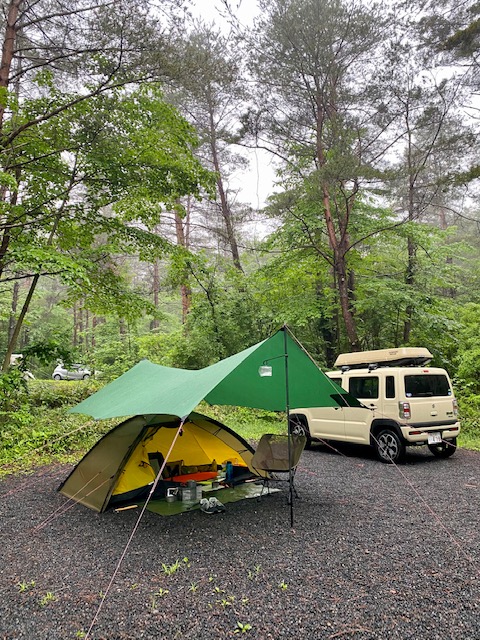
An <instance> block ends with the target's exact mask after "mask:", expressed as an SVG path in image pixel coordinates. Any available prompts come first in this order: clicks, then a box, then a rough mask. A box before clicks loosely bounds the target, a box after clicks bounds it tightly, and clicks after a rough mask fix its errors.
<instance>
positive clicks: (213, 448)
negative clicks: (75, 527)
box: [59, 412, 258, 512]
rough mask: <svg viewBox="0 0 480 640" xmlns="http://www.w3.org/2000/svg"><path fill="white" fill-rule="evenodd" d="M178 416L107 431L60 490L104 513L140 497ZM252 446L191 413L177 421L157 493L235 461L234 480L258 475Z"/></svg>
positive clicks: (151, 417)
mask: <svg viewBox="0 0 480 640" xmlns="http://www.w3.org/2000/svg"><path fill="white" fill-rule="evenodd" d="M179 425H180V419H179V418H178V417H176V416H172V415H164V414H163V415H147V416H135V417H133V418H129V419H128V420H125V421H124V422H122V423H121V424H119V425H117V426H116V427H114V428H113V429H111V430H110V431H109V432H108V433H107V434H106V435H105V436H103V438H101V439H100V440H99V441H98V442H97V443H96V444H95V445H94V446H93V447H92V449H90V451H89V452H88V453H87V454H86V455H85V456H84V458H83V459H82V460H81V461H80V462H79V463H78V464H77V466H76V467H75V468H74V469H73V471H72V472H71V473H70V475H69V476H68V477H67V479H66V480H65V481H64V482H63V483H62V485H61V486H60V487H59V491H60V492H61V493H63V494H64V495H66V496H68V497H69V498H72V499H74V500H75V501H76V502H79V503H80V504H83V505H85V506H86V507H89V508H91V509H93V510H95V511H99V512H103V511H106V510H107V509H109V508H111V507H114V506H117V507H118V506H121V505H127V504H132V503H133V502H137V501H141V500H143V499H145V498H146V497H147V495H148V493H149V491H150V488H151V486H152V483H153V482H154V481H155V478H156V475H157V472H158V465H159V461H165V460H166V458H167V454H168V452H169V450H170V446H171V444H172V441H173V439H174V436H175V433H176V431H177V429H178V427H179ZM253 453H254V450H253V448H252V447H251V446H250V445H249V444H248V442H246V440H244V439H243V438H242V437H241V436H239V435H238V434H236V433H235V432H234V431H232V430H231V429H229V428H228V427H227V426H225V425H223V424H221V423H220V422H218V421H217V420H214V419H213V418H209V417H207V416H204V415H201V414H199V413H194V412H193V413H191V414H190V415H189V417H188V420H186V421H185V422H184V423H183V425H182V436H181V437H179V438H177V439H176V441H175V444H174V446H173V448H172V450H171V451H170V455H169V456H168V461H167V462H166V465H165V466H166V469H167V473H166V474H164V476H168V475H169V474H170V473H173V474H175V475H173V476H172V480H171V481H160V483H159V485H158V487H157V493H156V496H157V497H164V495H165V491H166V489H167V488H168V487H169V486H172V487H173V486H178V483H179V481H181V479H182V477H184V476H185V475H186V474H188V475H187V477H192V478H194V477H197V478H200V477H201V478H204V479H207V478H209V477H215V476H216V475H217V473H216V465H217V463H218V464H221V463H222V462H224V461H225V460H231V461H233V462H234V463H235V469H236V474H237V475H236V481H239V480H242V479H247V478H251V477H254V476H256V475H258V472H256V471H255V470H254V469H252V468H251V467H250V462H251V459H252V456H253Z"/></svg>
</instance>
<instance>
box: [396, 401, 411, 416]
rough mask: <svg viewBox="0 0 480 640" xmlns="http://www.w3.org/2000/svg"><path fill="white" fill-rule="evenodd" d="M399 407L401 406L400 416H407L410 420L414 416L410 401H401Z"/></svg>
mask: <svg viewBox="0 0 480 640" xmlns="http://www.w3.org/2000/svg"><path fill="white" fill-rule="evenodd" d="M398 407H399V414H400V418H405V419H406V420H409V419H410V418H411V417H412V414H411V411H410V403H409V402H399V403H398Z"/></svg>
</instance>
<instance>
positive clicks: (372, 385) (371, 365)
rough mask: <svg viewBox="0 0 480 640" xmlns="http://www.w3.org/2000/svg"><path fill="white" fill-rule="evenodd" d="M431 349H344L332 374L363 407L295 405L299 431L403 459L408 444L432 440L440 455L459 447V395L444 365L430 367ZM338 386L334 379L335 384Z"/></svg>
mask: <svg viewBox="0 0 480 640" xmlns="http://www.w3.org/2000/svg"><path fill="white" fill-rule="evenodd" d="M432 357H433V356H432V354H431V353H430V352H429V351H428V349H424V348H417V347H403V348H399V349H380V350H377V351H363V352H357V353H344V354H342V355H340V356H339V357H338V358H337V360H336V362H335V366H336V367H338V371H330V372H328V373H327V374H326V375H327V376H328V377H329V378H331V379H332V380H333V381H334V382H336V383H337V384H338V385H339V386H341V387H342V388H343V389H345V390H346V391H348V392H349V393H350V394H351V395H353V396H355V397H356V398H358V400H360V402H361V403H362V404H363V405H364V406H363V407H351V406H344V407H335V408H333V407H321V408H320V407H318V408H313V409H292V410H291V412H290V421H291V425H292V429H293V430H294V431H295V432H301V433H304V434H305V435H306V436H307V446H308V445H310V444H311V442H312V440H317V441H324V440H338V441H342V442H351V443H356V444H365V445H370V446H372V447H374V449H375V450H376V452H377V455H378V457H379V458H380V460H381V461H382V462H387V463H392V462H401V461H402V459H403V457H404V455H405V448H406V447H407V446H420V445H425V444H426V445H428V448H429V449H430V451H431V452H432V453H433V454H434V455H435V456H437V457H439V458H447V457H448V456H451V455H452V454H453V453H455V449H456V448H457V436H458V434H459V432H460V423H459V421H458V408H457V401H456V400H455V397H454V395H453V388H452V383H451V381H450V378H449V377H448V374H447V372H446V371H445V370H444V369H438V368H433V367H428V363H429V362H430V360H431V359H432ZM332 386H333V385H332Z"/></svg>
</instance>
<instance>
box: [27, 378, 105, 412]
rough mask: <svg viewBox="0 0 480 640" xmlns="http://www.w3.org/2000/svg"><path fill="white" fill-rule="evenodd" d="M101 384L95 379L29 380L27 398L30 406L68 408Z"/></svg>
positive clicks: (83, 398) (93, 391)
mask: <svg viewBox="0 0 480 640" xmlns="http://www.w3.org/2000/svg"><path fill="white" fill-rule="evenodd" d="M101 386H102V383H101V382H98V381H96V380H92V379H90V380H80V381H78V382H77V381H75V380H31V381H29V383H28V400H29V404H30V406H31V407H32V408H34V407H45V408H48V409H58V408H60V407H66V408H70V407H73V406H74V405H76V404H78V403H79V402H82V400H85V399H86V398H88V397H89V396H90V395H92V393H95V392H96V391H98V390H99V389H100V388H101Z"/></svg>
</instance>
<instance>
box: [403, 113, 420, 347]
mask: <svg viewBox="0 0 480 640" xmlns="http://www.w3.org/2000/svg"><path fill="white" fill-rule="evenodd" d="M407 131H408V159H407V162H408V178H409V180H408V222H413V221H414V219H415V180H416V175H415V171H414V167H413V143H412V132H411V131H410V128H409V122H408V113H407ZM416 255H417V246H416V244H415V241H414V239H413V238H412V237H411V236H408V238H407V269H406V272H405V284H406V285H407V292H410V290H411V289H413V286H414V284H415V271H416ZM410 299H411V296H410ZM413 312H414V308H413V304H411V303H408V304H407V306H406V308H405V320H404V322H403V343H404V344H407V343H408V342H409V341H410V335H411V333H412V320H413Z"/></svg>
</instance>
